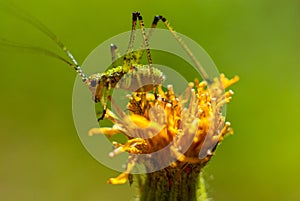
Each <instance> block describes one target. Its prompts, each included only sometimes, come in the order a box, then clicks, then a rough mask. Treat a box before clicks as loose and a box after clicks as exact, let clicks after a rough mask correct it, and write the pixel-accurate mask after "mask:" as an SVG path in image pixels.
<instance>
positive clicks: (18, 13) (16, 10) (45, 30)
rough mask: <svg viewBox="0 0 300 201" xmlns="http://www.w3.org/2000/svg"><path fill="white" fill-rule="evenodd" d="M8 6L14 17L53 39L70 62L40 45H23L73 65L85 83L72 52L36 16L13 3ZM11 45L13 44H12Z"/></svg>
mask: <svg viewBox="0 0 300 201" xmlns="http://www.w3.org/2000/svg"><path fill="white" fill-rule="evenodd" d="M9 8H10V12H12V13H13V14H14V15H15V16H16V17H18V18H20V19H21V20H24V21H26V22H28V23H29V24H31V25H32V26H33V27H35V28H36V29H38V30H39V31H41V32H42V33H44V34H45V35H46V36H47V37H48V38H50V39H51V40H52V41H54V42H55V43H56V45H58V47H59V48H60V49H61V50H62V51H64V52H65V54H66V55H67V57H68V58H69V59H70V60H71V62H69V61H67V60H66V59H64V58H62V57H61V56H59V55H57V54H55V53H53V52H51V51H49V50H46V49H43V48H40V47H29V46H27V47H25V48H29V49H33V50H34V49H35V50H41V51H42V52H44V53H46V54H48V55H52V56H54V57H56V58H58V59H60V60H62V61H64V62H65V63H67V64H69V65H70V66H71V67H73V68H74V69H75V71H76V72H77V73H78V75H79V76H80V78H81V80H82V81H83V82H84V83H85V84H87V80H88V78H87V76H86V75H85V74H84V73H83V71H82V69H81V66H80V65H79V63H78V62H77V60H76V59H75V57H74V56H73V55H72V53H71V52H70V51H69V49H68V48H67V47H66V46H65V45H64V44H63V43H62V42H61V41H60V40H59V38H58V37H57V36H56V35H55V34H54V33H53V32H52V31H51V30H50V29H49V28H48V27H47V26H46V25H44V24H43V23H42V22H41V21H39V20H38V19H37V18H35V17H33V16H31V15H30V14H29V13H27V12H25V11H24V10H22V9H20V8H18V7H17V6H15V5H11V6H9ZM12 46H13V45H12Z"/></svg>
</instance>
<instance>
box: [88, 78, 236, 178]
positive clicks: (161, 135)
mask: <svg viewBox="0 0 300 201" xmlns="http://www.w3.org/2000/svg"><path fill="white" fill-rule="evenodd" d="M238 80H239V78H238V76H235V77H234V78H233V79H227V78H226V77H225V76H224V75H223V74H221V76H220V78H219V79H217V78H216V79H214V81H213V82H212V83H211V84H210V85H208V84H207V83H206V82H205V81H203V82H200V83H199V82H198V81H197V80H195V81H194V82H193V83H189V85H188V87H187V88H186V90H185V92H184V94H182V95H181V96H176V95H175V93H174V89H173V86H172V85H169V86H168V87H167V90H166V91H163V89H162V87H161V86H158V87H157V94H155V95H154V94H151V93H149V92H133V93H132V94H131V95H130V96H128V97H129V103H128V105H127V108H128V110H129V111H130V112H129V114H126V113H125V112H124V111H122V110H121V109H120V108H119V107H118V105H117V104H116V102H115V101H114V100H111V101H112V105H113V107H114V108H115V110H116V113H117V114H118V115H119V117H117V115H116V114H115V113H113V112H112V111H111V110H107V112H106V115H105V118H106V119H109V120H110V121H111V122H112V123H113V124H114V125H113V127H111V128H108V127H104V128H94V129H91V130H90V131H89V135H91V136H92V135H94V134H107V135H109V136H112V135H114V134H117V133H122V134H124V135H125V136H126V137H127V139H128V140H127V142H126V143H124V144H120V143H117V142H114V143H113V144H114V146H115V149H114V151H113V152H111V153H110V156H111V157H114V156H116V155H118V154H120V153H122V152H128V153H129V158H128V163H127V168H126V170H125V172H123V173H122V174H120V175H119V176H118V177H117V178H111V179H109V180H108V183H111V184H122V183H125V182H126V181H127V180H128V176H129V175H130V172H131V171H132V170H133V168H134V166H135V165H136V164H138V163H139V164H144V165H145V166H146V170H147V171H148V172H153V170H154V169H153V167H155V166H156V167H157V164H160V163H161V162H162V161H167V162H168V164H167V166H166V167H164V168H177V169H182V168H185V167H186V169H185V170H186V171H188V170H189V168H188V167H189V166H188V165H189V164H191V165H193V167H199V168H200V169H201V168H202V167H203V166H204V165H205V164H206V163H207V162H208V161H209V160H210V158H211V157H212V155H213V153H214V151H215V149H216V147H217V145H218V144H219V143H220V142H221V141H222V140H223V138H224V136H225V135H226V134H228V133H232V129H231V128H230V123H229V122H226V123H225V117H224V116H223V115H222V108H223V106H224V104H226V103H228V102H230V100H231V98H232V95H233V91H231V90H229V91H227V92H224V89H225V88H227V87H229V86H230V85H232V84H234V83H236V82H237V81H238ZM162 149H163V150H164V152H162V153H160V155H159V158H157V157H151V154H152V153H155V152H158V151H160V150H162ZM141 155H148V156H150V157H143V158H141V157H139V156H141ZM170 158H171V159H172V160H169V159H170ZM155 170H158V169H155Z"/></svg>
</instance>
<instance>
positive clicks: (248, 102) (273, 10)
mask: <svg viewBox="0 0 300 201" xmlns="http://www.w3.org/2000/svg"><path fill="white" fill-rule="evenodd" d="M2 1H3V0H2ZM14 2H15V4H16V5H18V6H19V7H21V8H23V9H25V10H27V11H29V12H30V13H31V14H32V15H34V16H36V17H37V18H38V19H40V20H41V21H42V22H44V23H45V24H46V25H47V26H49V27H50V28H51V29H52V30H53V31H54V32H55V33H56V34H57V35H58V36H59V37H60V38H61V39H62V40H63V41H64V42H65V43H66V45H67V46H68V47H69V48H70V49H71V51H72V52H73V54H74V55H75V56H76V57H77V59H78V60H79V61H83V60H84V59H85V57H86V56H87V55H88V54H89V52H90V51H92V50H93V49H94V48H95V47H96V46H97V45H98V44H100V43H101V42H102V41H104V40H106V39H108V38H110V37H112V36H114V35H116V34H119V33H121V32H124V31H128V30H129V29H130V28H131V12H132V11H136V10H138V11H141V12H142V14H143V16H144V19H145V24H146V25H148V26H149V25H150V24H151V22H152V19H153V16H154V15H156V14H163V15H165V16H166V17H167V18H168V19H169V21H170V22H171V24H172V25H173V26H174V27H175V29H176V30H177V31H178V32H181V33H183V34H185V35H187V36H189V37H190V38H192V39H194V40H195V41H197V42H198V43H199V44H200V45H201V46H202V47H203V48H204V49H205V50H206V51H207V52H208V53H209V54H210V55H211V57H212V58H213V60H214V61H215V63H216V65H217V66H218V68H219V70H220V72H225V73H226V75H227V76H229V77H232V76H234V75H239V76H240V77H241V80H240V82H239V83H238V84H236V85H235V86H233V87H232V89H233V90H234V91H235V95H234V99H233V102H232V103H231V104H229V105H228V108H227V109H228V110H227V120H228V121H230V122H231V123H232V127H233V128H234V130H235V135H234V136H230V137H228V138H226V139H225V141H224V142H223V143H222V144H221V146H219V147H218V150H217V154H216V156H215V157H214V158H213V159H212V161H211V162H210V163H209V165H208V166H207V167H206V168H205V173H204V176H205V178H206V182H207V185H208V191H209V196H210V197H212V198H213V200H215V201H241V200H243V201H248V200H249V201H250V200H260V201H265V200H272V201H282V200H288V201H290V200H291V201H294V200H295V201H296V200H300V190H299V188H300V184H299V181H300V173H299V170H300V160H299V159H300V150H299V140H300V135H299V134H300V132H299V130H300V122H299V121H300V109H299V105H298V104H299V102H300V93H299V92H300V87H299V85H300V79H299V76H300V60H299V55H300V40H299V35H300V2H299V1H297V0H285V1H283V0H278V1H271V0H253V1H238V0H228V1H218V0H189V1H179V0H173V1H170V0H167V1H162V0H152V1H125V0H124V1H120V0H114V1H89V0H87V1H82V2H80V3H79V2H78V1H70V0H64V1H59V0H51V1H48V0H47V1H37V0H28V1H21V0H19V1H17V0H16V1H14ZM2 3H3V2H2ZM2 3H1V4H0V5H1V6H2ZM159 27H163V26H162V25H160V26H159ZM0 36H1V37H3V38H7V39H10V40H14V41H19V42H25V43H29V44H33V45H40V46H42V47H45V48H47V49H49V50H53V51H55V52H58V53H60V50H59V49H57V48H56V47H55V45H54V44H53V43H52V41H50V40H49V39H48V38H46V37H45V36H43V35H42V34H41V33H40V32H39V31H37V30H35V29H34V28H33V27H32V26H30V25H29V24H27V23H25V22H23V21H20V20H19V19H17V18H15V17H14V16H12V15H9V14H6V13H5V12H2V11H0ZM0 63H1V79H0V87H1V90H0V94H1V99H0V108H1V119H0V126H1V139H0V161H1V163H0V200H3V201H21V200H22V201H32V200H42V201H50V200H51V201H53V200H62V201H74V200H76V201H96V200H97V201H99V200H124V201H127V200H131V199H132V197H133V195H132V194H133V193H132V191H133V190H132V188H131V187H129V185H128V184H125V185H121V186H111V185H108V184H106V180H107V179H108V178H110V177H114V176H117V175H118V173H117V172H115V171H112V170H110V169H109V168H107V167H104V166H102V165H101V164H99V163H98V162H97V161H96V160H94V159H93V158H92V157H91V156H90V155H89V153H88V152H87V151H86V150H85V148H84V147H83V146H82V144H81V142H80V140H79V138H78V136H77V134H76V130H75V127H74V124H73V118H72V104H71V103H72V89H73V82H74V79H75V77H76V73H75V72H73V71H72V69H70V68H69V67H68V66H67V65H65V64H64V63H62V62H60V61H58V60H55V59H52V58H49V57H46V56H42V55H39V54H30V53H27V52H26V50H25V51H22V50H19V49H12V48H5V47H0ZM174 66H176V63H174Z"/></svg>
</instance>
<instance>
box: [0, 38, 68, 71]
mask: <svg viewBox="0 0 300 201" xmlns="http://www.w3.org/2000/svg"><path fill="white" fill-rule="evenodd" d="M0 45H1V46H7V47H13V48H20V49H26V50H30V51H32V52H36V53H42V54H44V55H47V56H50V57H54V58H56V59H59V60H61V61H63V62H65V63H66V64H68V65H69V66H71V67H74V64H73V63H71V62H70V61H68V60H66V59H65V58H63V57H62V56H60V55H58V54H56V53H54V52H52V51H50V50H47V49H45V48H42V47H39V46H33V45H28V44H25V43H19V42H15V41H10V40H7V39H5V38H0Z"/></svg>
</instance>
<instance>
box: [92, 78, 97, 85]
mask: <svg viewBox="0 0 300 201" xmlns="http://www.w3.org/2000/svg"><path fill="white" fill-rule="evenodd" d="M96 85H97V80H96V79H93V80H92V81H91V87H95V86H96Z"/></svg>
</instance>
